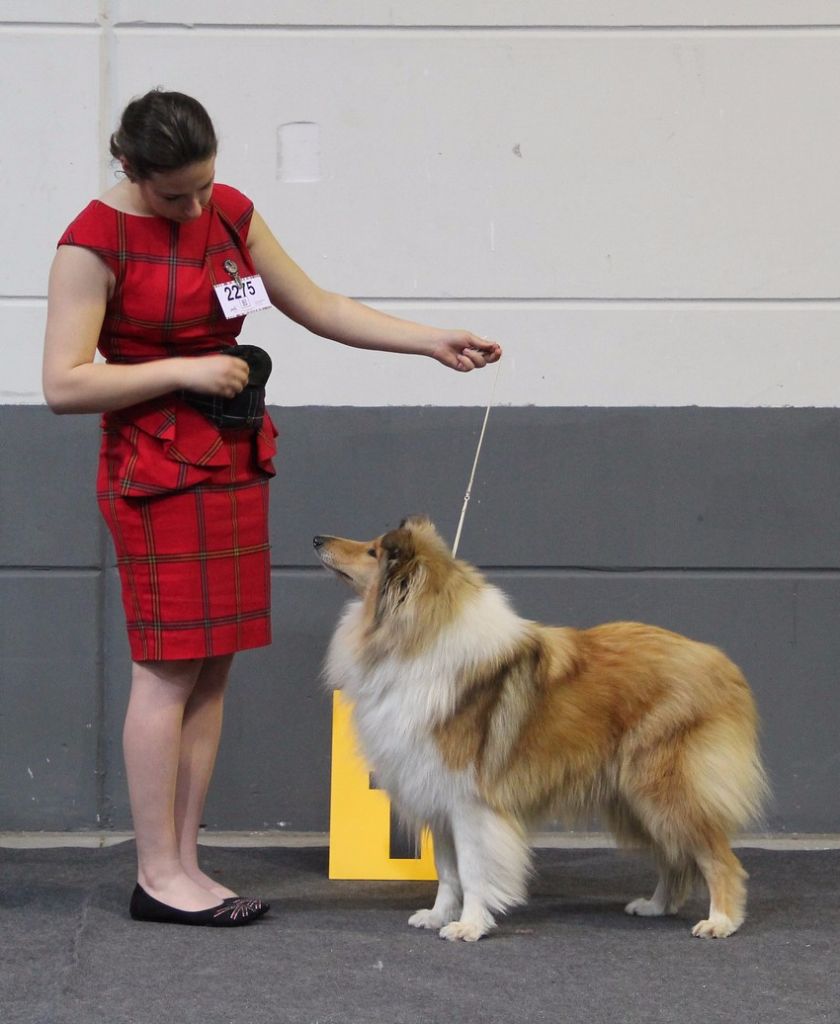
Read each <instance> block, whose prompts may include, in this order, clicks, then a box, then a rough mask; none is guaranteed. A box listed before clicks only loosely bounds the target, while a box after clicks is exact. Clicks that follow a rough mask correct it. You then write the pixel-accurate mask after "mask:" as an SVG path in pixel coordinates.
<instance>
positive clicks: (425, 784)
mask: <svg viewBox="0 0 840 1024" xmlns="http://www.w3.org/2000/svg"><path fill="white" fill-rule="evenodd" d="M497 593H498V592H492V594H490V595H488V594H487V592H485V594H484V596H485V597H495V596H496V594H497ZM499 597H501V595H499ZM501 600H502V605H501V606H497V607H494V608H492V609H488V608H487V607H486V602H485V601H482V602H477V605H476V606H474V607H473V608H471V609H469V611H468V614H467V616H466V618H468V619H469V620H471V621H459V622H458V623H453V624H451V625H450V626H449V628H448V629H446V630H445V633H444V635H441V636H440V637H438V638H437V642H436V643H434V644H432V645H430V647H429V649H428V650H427V651H425V652H424V653H423V654H421V655H418V656H416V657H412V658H397V657H392V658H385V659H382V660H381V661H380V662H379V663H378V664H377V665H376V666H374V667H372V668H368V667H366V666H364V665H363V664H362V658H361V653H360V654H359V655H357V654H356V652H361V650H362V644H363V641H362V639H361V638H362V636H363V626H364V624H363V621H362V611H363V610H362V606H361V603H359V602H353V603H351V604H350V605H349V606H348V607H347V609H346V611H345V613H344V615H343V617H342V620H341V622H340V623H339V626H338V628H337V630H336V633H335V635H334V637H333V640H332V643H331V645H330V650H329V654H328V658H327V666H326V674H327V679H328V681H329V683H330V684H331V685H332V686H333V687H336V688H341V689H342V690H343V692H344V693H345V694H346V696H347V698H348V699H349V700H350V701H351V702H352V704H353V720H354V724H355V726H356V730H357V734H358V738H359V742H360V745H361V749H362V753H363V755H364V757H365V758H366V760H367V762H368V764H369V765H370V766H371V768H372V769H373V771H374V773H375V775H376V781H377V784H378V785H379V786H380V788H383V789H386V790H387V791H388V792H389V793H390V795H391V797H392V799H393V801H394V803H395V804H396V805H397V806H398V808H399V809H400V811H401V812H402V813H403V814H405V815H406V816H408V817H411V818H413V819H415V820H417V821H420V822H424V823H428V822H432V821H434V820H436V819H439V818H441V817H442V816H447V817H448V816H449V815H450V814H451V813H452V810H453V808H454V807H455V806H456V805H457V804H459V803H463V802H464V801H465V800H469V799H470V798H471V797H473V796H474V795H475V792H476V789H475V778H474V772H473V771H472V769H467V770H464V771H457V772H456V771H453V770H452V769H450V768H449V767H448V766H447V765H446V763H445V762H444V759H443V757H442V755H441V752H440V750H439V748H438V745H437V743H436V741H435V738H434V730H435V727H436V726H437V725H439V724H440V723H442V722H444V721H445V720H446V719H447V718H448V717H449V716H450V715H451V714H452V712H453V711H454V708H455V704H456V700H457V694H458V687H457V683H458V681H459V679H460V680H461V681H462V680H463V675H464V672H465V671H466V672H469V671H470V670H471V668H472V669H475V668H476V667H477V666H479V665H480V664H481V663H482V662H483V661H484V660H485V659H487V658H489V657H492V656H494V655H496V654H498V652H499V651H500V650H504V649H508V648H510V646H511V645H512V644H515V643H516V642H517V641H518V639H519V638H520V636H521V634H522V630H523V628H524V625H525V624H524V623H523V622H522V620H520V619H518V618H517V617H516V616H515V615H513V613H512V612H510V610H509V609H508V608H507V605H506V603H504V599H503V598H502V599H501ZM493 604H494V605H495V604H496V602H495V601H494V602H493ZM488 611H495V612H496V614H495V615H493V614H488ZM500 612H501V613H502V614H501V616H500V614H499V613H500ZM500 619H501V620H502V621H500ZM500 627H506V628H500Z"/></svg>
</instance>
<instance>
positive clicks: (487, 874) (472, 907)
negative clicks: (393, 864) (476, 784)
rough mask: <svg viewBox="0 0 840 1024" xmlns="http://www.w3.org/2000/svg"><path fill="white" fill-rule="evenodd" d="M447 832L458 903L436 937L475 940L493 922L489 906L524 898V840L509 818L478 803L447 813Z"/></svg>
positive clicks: (499, 908) (494, 907)
mask: <svg viewBox="0 0 840 1024" xmlns="http://www.w3.org/2000/svg"><path fill="white" fill-rule="evenodd" d="M452 833H453V837H454V839H455V853H456V858H457V862H458V875H459V877H460V880H461V886H462V888H463V891H464V904H463V909H462V911H461V917H460V919H459V920H458V921H453V922H452V923H451V924H448V925H446V926H445V927H444V928H441V930H440V937H441V938H442V939H450V940H451V941H457V940H458V939H462V940H463V941H465V942H475V941H476V940H477V939H480V938H481V936H482V935H486V934H487V933H488V932H489V931H490V930H491V929H492V928H493V927H494V926H495V921H494V919H493V913H494V912H496V911H503V910H506V909H507V908H508V907H511V906H513V905H514V904H517V903H523V902H524V901H525V881H526V877H527V874H528V866H529V851H528V845H527V843H526V842H525V837H524V835H523V832H522V830H521V828H519V826H518V825H517V824H516V823H515V822H511V821H508V820H507V819H505V818H503V817H502V816H501V815H499V814H497V813H496V812H495V811H493V810H491V809H490V808H489V807H487V806H486V805H484V804H478V803H473V804H469V805H466V806H462V807H459V808H458V809H457V810H456V811H455V813H453V815H452Z"/></svg>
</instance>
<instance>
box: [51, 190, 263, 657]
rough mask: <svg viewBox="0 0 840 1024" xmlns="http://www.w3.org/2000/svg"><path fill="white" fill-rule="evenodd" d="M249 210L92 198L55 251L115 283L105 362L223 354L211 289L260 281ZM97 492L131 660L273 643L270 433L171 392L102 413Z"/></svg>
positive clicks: (233, 332)
mask: <svg viewBox="0 0 840 1024" xmlns="http://www.w3.org/2000/svg"><path fill="white" fill-rule="evenodd" d="M252 213H253V205H252V204H251V202H250V200H249V199H247V198H246V197H245V196H243V195H242V193H240V192H237V191H236V190H235V189H233V188H230V187H229V186H226V185H215V186H214V189H213V197H212V201H211V203H210V205H209V206H208V208H207V209H206V210H205V211H204V212H203V213H202V215H201V217H200V218H198V219H197V220H194V221H189V222H188V223H185V224H178V223H176V222H174V221H170V220H167V219H165V218H163V217H141V216H135V215H133V214H126V213H122V212H120V211H118V210H114V209H113V208H112V207H110V206H106V205H105V204H104V203H101V202H99V201H98V200H94V201H93V202H92V203H90V204H89V205H88V206H87V207H86V208H85V209H84V210H83V211H82V213H80V214H79V216H78V217H77V218H76V219H75V220H74V221H73V222H72V224H71V225H70V226H69V227H68V228H67V230H66V231H65V233H64V235H62V237H61V239H60V241H59V243H58V244H59V245H78V246H83V247H84V248H86V249H91V250H92V251H93V252H95V253H97V255H98V256H99V257H100V258H101V259H102V260H103V261H104V262H105V263H106V264H107V266H108V267H109V268H110V269H111V270H112V271H113V273H114V277H115V278H116V286H115V289H114V295H113V297H112V298H111V299H110V300H109V302H108V306H107V310H106V314H105V320H104V322H103V325H102V331H101V334H100V337H99V351H100V352H101V353H102V355H103V356H104V357H105V358H106V359H107V360H108V361H109V362H121V363H138V362H145V361H147V360H151V359H161V358H165V357H167V356H176V355H177V356H184V355H201V354H203V353H209V352H217V351H219V350H220V349H223V348H226V347H228V346H230V345H233V344H235V343H236V336H237V335H238V334H239V331H240V329H241V327H242V323H243V319H244V318H240V319H236V320H226V319H225V318H224V316H223V314H222V312H221V309H220V308H219V305H218V302H217V300H216V297H215V294H214V292H213V287H212V286H213V285H214V284H216V283H218V282H219V281H227V280H229V279H230V274H229V273H228V272H227V271H226V270H225V269H224V266H223V264H224V262H225V260H227V259H232V260H234V261H235V262H236V264H237V266H238V268H239V273H240V274H242V275H244V274H246V273H249V274H250V273H253V272H254V269H253V264H252V263H251V259H250V256H249V254H248V249H247V246H246V244H245V239H246V238H247V235H248V227H249V225H250V222H251V215H252ZM102 431H103V434H102V448H101V451H100V460H99V474H98V480H97V497H98V500H99V507H100V510H101V512H102V515H103V516H104V519H105V522H106V523H107V525H108V529H109V530H110V532H111V536H112V538H113V540H114V546H115V548H116V552H117V565H118V566H119V571H120V579H121V582H122V596H123V605H124V608H125V614H126V621H127V625H128V637H129V643H130V646H131V656H132V658H133V659H134V660H135V661H145V660H156V661H158V660H170V659H175V658H201V657H208V656H211V655H220V654H229V653H231V652H233V651H239V650H243V649H245V648H248V647H261V646H263V645H265V644H268V643H270V642H271V621H270V619H271V615H270V613H271V599H270V569H269V544H268V478H269V477H270V476H273V475H274V466H273V464H272V457H273V456H274V454H275V441H274V439H275V437H276V435H277V431H276V430H275V429H274V425H273V424H272V422H271V420H270V418H269V417H268V416H266V417H265V419H264V421H263V425H262V427H261V429H260V430H259V431H252V430H219V429H217V428H216V427H215V426H214V425H213V423H212V422H211V421H210V420H208V419H206V418H205V417H204V416H202V415H201V413H199V412H197V411H196V410H195V409H193V408H191V407H190V406H189V405H187V404H186V403H185V402H183V401H181V400H180V399H178V398H177V397H176V396H175V395H165V396H163V397H161V398H158V399H154V400H153V401H149V402H144V403H142V404H140V405H135V406H132V407H131V408H128V409H121V410H119V411H118V412H109V413H105V415H104V416H103V417H102Z"/></svg>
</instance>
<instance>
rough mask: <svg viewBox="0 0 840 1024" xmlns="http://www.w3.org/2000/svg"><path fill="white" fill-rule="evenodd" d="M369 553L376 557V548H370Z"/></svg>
mask: <svg viewBox="0 0 840 1024" xmlns="http://www.w3.org/2000/svg"><path fill="white" fill-rule="evenodd" d="M368 554H369V555H370V557H371V558H376V548H368Z"/></svg>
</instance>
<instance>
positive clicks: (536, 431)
mask: <svg viewBox="0 0 840 1024" xmlns="http://www.w3.org/2000/svg"><path fill="white" fill-rule="evenodd" d="M2 416H3V419H2V421H0V425H2V427H3V429H4V439H5V440H6V441H8V443H7V444H4V447H3V456H2V462H0V471H1V472H2V475H0V489H2V496H3V498H2V500H3V522H4V546H3V548H2V557H3V559H4V561H2V562H0V602H2V604H0V615H1V616H2V621H3V627H2V634H0V635H2V641H3V642H2V649H0V672H2V684H0V685H2V704H0V714H2V719H0V728H2V740H3V742H2V747H0V766H2V769H3V772H2V779H3V783H2V785H3V789H2V807H0V813H2V819H0V820H2V822H4V823H5V824H6V827H13V826H14V827H27V828H62V827H66V828H96V827H97V826H98V825H99V824H100V823H101V824H103V825H104V826H106V827H109V826H110V827H118V828H122V827H127V826H128V824H129V820H130V819H129V814H128V804H127V798H126V792H125V779H124V773H123V768H122V755H121V750H120V747H121V743H120V734H121V729H122V715H123V712H124V708H125V702H126V699H127V695H128V677H129V658H128V647H127V643H126V640H125V635H124V626H123V617H122V608H121V604H120V600H119V585H118V579H117V576H116V572H115V570H114V568H113V555H112V552H111V550H110V545H109V544H108V545H106V546H104V547H103V551H104V552H105V553H104V555H100V554H99V542H98V537H99V534H100V526H99V522H98V513H97V511H96V507H95V502H94V500H93V489H94V475H95V460H96V448H97V444H98V431H97V426H96V418H95V417H68V418H62V419H57V418H55V417H53V416H52V415H51V414H50V413H49V412H48V411H47V410H45V409H38V408H30V407H23V408H14V407H7V408H6V409H4V410H2ZM275 416H276V420H277V422H278V425H279V427H280V430H281V438H280V456H279V459H278V468H279V476H278V478H277V480H275V481H274V483H273V485H272V523H271V526H272V536H273V542H274V549H273V563H274V569H273V585H274V594H275V599H274V623H275V641H274V644H273V646H272V647H271V648H268V649H263V650H258V651H251V652H245V653H243V654H242V655H240V657H239V658H238V659H237V661H236V664H235V666H234V674H233V680H232V687H231V691H230V696H229V701H228V707H227V720H226V727H225V733H224V737H223V741H222V749H221V751H220V757H219V765H218V770H217V775H216V779H215V783H214V787H213V789H212V791H211V796H210V800H209V803H208V807H207V824H208V825H209V826H211V827H221V828H242V829H249V828H251V829H255V828H265V827H270V828H276V827H286V828H288V829H291V830H309V829H313V830H319V831H320V830H323V829H326V828H327V825H328V795H329V737H330V721H329V700H328V698H327V696H326V695H325V694H324V692H323V690H322V689H321V684H320V681H319V671H320V665H321V662H322V659H323V655H324V651H325V648H326V644H327V641H328V638H329V635H330V632H331V630H332V628H333V626H334V624H335V622H336V619H337V617H338V614H339V610H340V608H341V606H342V605H343V603H344V601H345V600H346V599H347V597H348V596H349V595H348V593H347V592H346V591H345V590H344V588H343V587H342V586H341V585H340V584H338V583H337V581H335V580H333V579H331V578H330V577H329V576H327V574H326V573H324V572H323V570H321V569H320V568H319V567H318V564H317V562H316V559H315V556H314V553H313V551H312V547H311V538H312V536H313V534H315V533H320V532H335V533H342V534H346V535H350V536H359V537H367V536H373V535H374V534H376V533H378V532H379V531H380V530H382V529H384V528H386V527H388V526H391V525H394V524H395V523H396V522H398V521H399V519H400V518H401V517H402V516H403V515H404V514H405V513H407V512H413V511H426V512H428V513H429V514H431V515H432V516H433V517H434V518H435V519H436V521H437V522H438V524H439V526H440V527H441V528H442V530H443V531H444V533H445V534H447V535H448V536H450V537H451V536H452V535H453V534H454V531H455V526H456V523H457V517H458V513H459V511H460V506H461V500H462V497H463V491H464V487H465V485H466V479H467V476H468V473H469V468H470V465H471V463H472V457H473V451H474V443H475V439H476V437H477V434H478V430H479V428H480V423H481V411H480V410H475V409H441V408H438V409H431V408H418V409H409V408H378V409H346V408H335V409H328V408H319V409H309V408H297V409H295V408H292V409H281V410H275ZM62 438H70V439H71V442H72V443H70V444H69V445H65V447H64V448H61V446H60V444H59V442H60V441H61V439H62ZM24 443H25V444H27V445H28V452H29V460H28V461H29V464H30V465H37V466H39V467H40V466H47V467H48V471H47V472H43V473H42V472H40V471H39V472H38V474H37V481H36V484H35V487H36V491H37V503H38V505H39V506H43V508H40V507H39V508H36V509H35V510H34V511H33V514H32V515H26V514H24V513H23V512H22V510H25V509H26V508H27V507H28V504H29V503H30V502H31V497H30V491H31V489H32V483H31V482H30V481H29V480H28V479H27V477H26V475H25V474H24V473H23V471H22V470H23V468H24V460H22V458H21V457H20V456H18V455H15V454H11V455H10V452H11V453H14V452H15V451H16V450H18V449H22V448H23V446H24ZM57 450H61V451H62V460H63V468H64V473H63V475H61V476H60V475H58V472H57V466H56V461H55V460H56V456H55V452H56V451H57ZM837 450H840V413H838V412H837V411H835V410H827V409H796V410H794V409H787V410H782V409H777V410H763V409H757V410H755V409H754V410H737V409H629V410H616V409H554V410H550V409H549V410H547V409H543V408H524V409H523V408H502V409H496V410H494V412H493V413H492V415H491V419H490V427H489V432H488V435H487V441H486V449H485V453H484V455H483V458H482V462H481V465H480V467H479V473H478V477H477V479H476V484H475V487H474V489H473V498H472V502H471V504H470V507H469V511H468V515H467V520H466V525H465V530H464V535H463V541H462V546H461V554H462V555H463V556H464V557H467V558H469V559H470V560H473V561H476V562H478V563H479V564H482V565H485V566H487V567H489V568H488V570H487V571H488V574H489V576H490V577H491V579H493V580H494V581H495V582H497V583H498V584H499V585H500V586H502V587H503V589H504V590H506V591H507V592H508V593H509V595H510V596H511V599H512V600H513V602H514V604H515V607H516V608H517V609H518V610H519V611H520V613H521V614H523V615H526V616H529V617H533V618H537V619H540V620H543V621H546V622H551V623H565V624H569V625H578V626H585V625H591V624H594V623H597V622H602V621H608V620H611V619H622V618H634V619H642V620H645V621H649V622H654V623H659V624H661V625H663V626H667V627H669V628H673V629H677V630H679V631H681V632H684V633H687V634H689V635H691V636H694V637H696V638H698V639H701V640H706V641H708V642H711V643H715V644H718V645H719V646H721V647H723V648H724V649H725V650H726V651H727V652H728V653H729V654H730V655H731V656H732V657H733V658H734V659H735V660H736V661H737V662H739V664H741V666H742V667H743V669H744V670H745V672H746V674H747V676H748V678H749V679H750V681H751V683H752V685H753V689H754V690H755V693H756V697H757V700H758V703H759V708H760V711H761V715H762V719H763V724H764V732H763V744H764V750H765V756H766V759H767V763H768V766H769V768H770V771H771V774H772V778H773V783H774V788H775V794H776V796H775V801H774V804H773V806H772V807H771V809H770V813H769V819H768V821H769V825H770V826H771V827H772V828H774V829H777V830H781V831H840V798H838V795H837V794H838V786H837V781H838V774H840V773H839V772H838V760H837V753H836V748H837V741H836V737H837V735H838V732H840V686H838V678H837V677H838V671H837V665H838V664H840V639H838V637H840V630H838V628H837V627H838V619H840V569H838V563H837V558H838V554H837V552H838V550H840V546H838V543H837V542H838V537H837V529H838V528H837V522H836V517H835V515H834V508H835V507H836V506H837V504H838V498H840V471H838V468H837V459H836V458H835V452H836V451H837ZM47 508H49V510H50V511H49V512H48V513H47V512H46V511H44V510H45V509H47ZM10 531H11V532H10ZM79 552H82V553H83V557H84V559H90V560H92V562H93V563H94V565H95V566H97V567H98V566H99V565H100V561H101V563H102V569H103V570H104V572H103V575H102V579H101V589H102V605H103V611H102V613H101V621H100V618H99V615H100V612H99V604H98V600H99V598H98V596H97V595H98V588H99V587H100V582H99V574H98V570H92V571H90V572H86V571H83V572H71V571H67V570H66V569H64V568H62V567H63V566H66V565H67V564H75V562H76V560H77V559H78V558H79V557H80V555H79ZM36 558H37V559H41V560H40V561H35V559H36ZM16 559H17V560H16ZM21 560H22V562H21ZM19 564H23V565H25V566H28V567H30V568H16V566H18V565H19ZM33 565H35V566H41V565H44V566H45V568H44V569H43V570H42V569H40V568H31V566H33ZM50 567H51V568H50ZM100 662H101V666H102V672H103V678H104V687H103V690H102V693H101V695H100V692H99V688H98V687H99V682H98V678H99V677H98V674H97V673H98V671H99V664H100ZM56 680H61V682H60V684H58V683H57V682H56ZM45 709H48V710H46V711H45ZM33 752H34V753H35V754H37V755H38V756H39V757H40V758H41V760H42V761H43V762H44V764H45V765H46V760H45V759H46V757H51V758H55V756H57V757H58V763H59V764H60V765H61V770H60V771H59V770H57V769H50V770H49V771H43V772H42V773H41V774H40V775H39V774H37V773H35V774H36V778H35V779H34V780H33V779H31V778H30V776H29V774H28V772H27V768H28V767H29V768H32V764H31V759H32V756H33ZM51 763H54V762H51ZM33 773H34V768H33ZM97 773H99V774H97ZM33 795H34V796H35V797H36V798H37V799H36V800H34V801H33V800H32V796H33ZM281 823H283V824H281Z"/></svg>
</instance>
